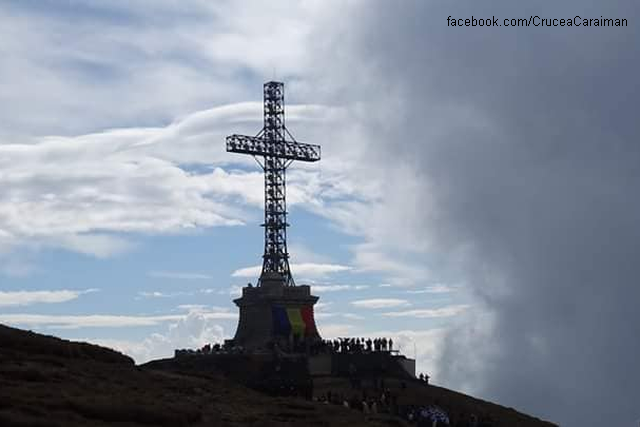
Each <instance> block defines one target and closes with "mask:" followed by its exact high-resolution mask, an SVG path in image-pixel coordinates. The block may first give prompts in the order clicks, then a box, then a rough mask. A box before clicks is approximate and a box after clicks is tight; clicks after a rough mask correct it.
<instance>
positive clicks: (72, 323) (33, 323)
mask: <svg viewBox="0 0 640 427" xmlns="http://www.w3.org/2000/svg"><path fill="white" fill-rule="evenodd" d="M198 314H199V315H201V316H203V317H204V318H206V319H222V320H235V319H237V318H238V314H237V313H232V312H230V311H216V310H214V311H208V312H199V313H198ZM185 316H186V315H179V314H167V315H158V316H127V315H103V314H94V315H48V314H0V322H2V323H6V324H10V325H18V326H30V327H48V328H54V329H55V328H59V329H78V328H126V327H136V326H156V325H159V324H161V323H165V322H171V321H179V320H180V319H183V318H185Z"/></svg>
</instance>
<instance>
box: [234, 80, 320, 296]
mask: <svg viewBox="0 0 640 427" xmlns="http://www.w3.org/2000/svg"><path fill="white" fill-rule="evenodd" d="M287 137H289V138H290V139H288V138H287ZM227 151H228V152H232V153H241V154H249V155H252V156H253V157H254V158H255V159H256V161H257V162H258V164H259V165H260V166H261V167H262V169H263V170H264V224H262V226H263V227H264V255H263V256H262V258H263V262H262V273H261V274H260V278H259V280H258V286H261V285H262V284H263V283H264V282H265V281H269V282H270V283H274V282H276V283H282V284H283V285H284V286H294V285H295V283H294V281H293V277H292V275H291V269H290V267H289V252H288V251H287V227H288V226H289V224H288V223H287V202H286V170H287V168H288V167H289V165H291V163H292V162H293V161H294V160H300V161H303V162H316V161H318V160H320V146H319V145H312V144H304V143H301V142H297V141H296V140H295V138H293V136H292V135H291V134H290V133H289V131H288V130H287V128H286V126H285V123H284V83H281V82H274V81H271V82H267V83H265V84H264V127H263V128H262V130H261V131H260V132H259V133H258V134H257V135H256V136H246V135H237V134H234V135H231V136H228V137H227ZM259 157H262V159H263V161H262V162H260V160H259V159H258V158H259Z"/></svg>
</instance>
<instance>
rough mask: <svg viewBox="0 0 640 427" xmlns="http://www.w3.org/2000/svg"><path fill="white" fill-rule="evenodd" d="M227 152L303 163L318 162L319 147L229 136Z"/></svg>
mask: <svg viewBox="0 0 640 427" xmlns="http://www.w3.org/2000/svg"><path fill="white" fill-rule="evenodd" d="M227 151H228V152H230V153H242V154H252V155H254V156H272V157H278V158H281V159H288V160H300V161H303V162H317V161H318V160H320V146H319V145H313V144H304V143H301V142H293V141H271V140H268V139H266V138H262V137H255V136H246V135H231V136H228V137H227Z"/></svg>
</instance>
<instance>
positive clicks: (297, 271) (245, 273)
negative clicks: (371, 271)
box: [231, 262, 351, 278]
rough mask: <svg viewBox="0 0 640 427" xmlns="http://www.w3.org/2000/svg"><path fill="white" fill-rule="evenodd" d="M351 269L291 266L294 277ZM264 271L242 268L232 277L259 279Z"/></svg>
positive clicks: (260, 268) (257, 266)
mask: <svg viewBox="0 0 640 427" xmlns="http://www.w3.org/2000/svg"><path fill="white" fill-rule="evenodd" d="M349 270H351V267H349V266H346V265H340V264H316V263H311V262H308V263H301V264H291V272H292V273H293V274H294V275H300V276H309V277H315V278H317V277H324V276H326V275H328V274H332V273H339V272H343V271H349ZM261 271H262V266H260V265H254V266H253V267H245V268H240V269H238V270H236V271H234V272H233V273H231V276H232V277H256V278H257V277H258V276H260V272H261Z"/></svg>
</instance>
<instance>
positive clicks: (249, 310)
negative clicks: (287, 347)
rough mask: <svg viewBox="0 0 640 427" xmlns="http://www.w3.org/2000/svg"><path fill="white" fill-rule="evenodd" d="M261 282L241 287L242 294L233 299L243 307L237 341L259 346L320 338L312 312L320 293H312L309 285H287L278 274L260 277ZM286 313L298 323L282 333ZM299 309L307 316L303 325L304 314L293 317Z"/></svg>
mask: <svg viewBox="0 0 640 427" xmlns="http://www.w3.org/2000/svg"><path fill="white" fill-rule="evenodd" d="M260 283H261V286H256V287H250V286H246V287H244V288H242V297H240V298H237V299H235V300H233V302H234V303H235V304H236V305H237V306H238V308H239V309H240V318H239V320H238V329H237V330H236V334H235V337H234V338H233V343H234V345H238V346H242V347H244V348H246V349H258V348H265V347H266V346H267V345H268V344H269V343H272V342H289V343H290V342H293V340H300V339H303V338H307V339H320V335H319V334H318V330H317V327H316V325H315V320H314V316H313V306H314V305H315V303H316V302H318V297H316V296H313V295H311V288H310V287H309V286H307V285H301V286H285V285H284V283H285V282H284V280H283V279H282V278H281V277H279V276H277V275H273V276H272V277H261V280H260ZM283 313H284V314H283ZM287 313H288V314H289V317H290V318H291V322H292V323H295V325H294V326H293V327H291V328H290V331H289V332H284V333H283V329H282V327H281V325H282V316H283V315H284V316H286V315H287ZM299 313H303V315H304V317H305V318H306V319H305V320H306V321H305V322H304V328H302V329H301V327H300V323H299V321H300V319H301V318H302V317H297V319H298V320H297V323H296V320H295V319H294V317H296V316H300V314H299ZM285 320H286V319H285Z"/></svg>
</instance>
